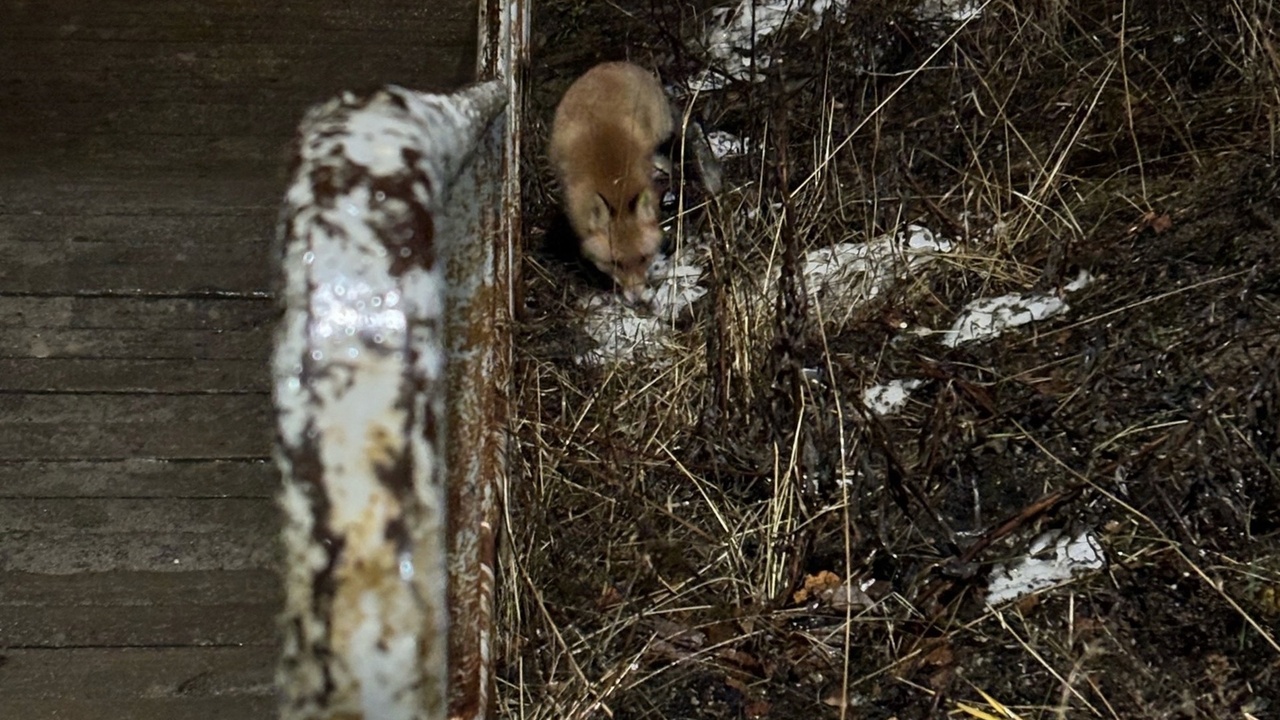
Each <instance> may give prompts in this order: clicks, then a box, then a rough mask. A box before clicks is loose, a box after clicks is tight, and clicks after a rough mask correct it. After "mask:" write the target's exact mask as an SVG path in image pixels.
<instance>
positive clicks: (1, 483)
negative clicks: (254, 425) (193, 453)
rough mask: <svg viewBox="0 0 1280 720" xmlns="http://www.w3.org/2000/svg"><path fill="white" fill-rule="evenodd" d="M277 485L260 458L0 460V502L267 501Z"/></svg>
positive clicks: (276, 476) (272, 471)
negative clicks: (195, 499)
mask: <svg viewBox="0 0 1280 720" xmlns="http://www.w3.org/2000/svg"><path fill="white" fill-rule="evenodd" d="M279 483H280V478H279V473H278V472H277V470H276V467H275V464H274V463H272V462H271V461H270V460H267V459H265V458H263V459H259V460H196V461H184V460H151V459H144V458H129V459H127V460H115V461H109V462H99V461H82V460H72V461H45V460H19V461H8V462H0V498H91V497H103V498H129V497H134V498H273V497H275V494H276V491H277V489H278V487H279Z"/></svg>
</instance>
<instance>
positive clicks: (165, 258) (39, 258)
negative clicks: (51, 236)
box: [0, 219, 272, 295]
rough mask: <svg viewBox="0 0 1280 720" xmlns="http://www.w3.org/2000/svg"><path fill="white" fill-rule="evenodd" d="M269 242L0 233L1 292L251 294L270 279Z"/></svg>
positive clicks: (140, 222) (264, 286) (266, 285)
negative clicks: (43, 238) (23, 238)
mask: <svg viewBox="0 0 1280 720" xmlns="http://www.w3.org/2000/svg"><path fill="white" fill-rule="evenodd" d="M134 222H135V224H138V225H141V224H144V223H145V221H144V220H141V219H137V220H135V221H134ZM193 224H194V223H193ZM264 234H266V231H265V230H264ZM268 248H269V244H268V242H267V240H266V239H265V238H264V239H263V240H262V241H261V242H256V243H251V244H239V245H237V244H232V243H229V242H220V243H204V244H196V243H190V242H181V243H179V242H174V243H171V244H168V245H147V244H143V243H136V244H135V243H101V242H88V241H78V242H21V243H14V242H4V241H2V240H0V288H3V289H4V292H7V293H40V294H64V295H74V294H78V293H83V292H85V291H94V292H104V291H109V292H113V293H136V294H164V293H174V294H176V293H197V292H219V293H239V294H244V295H252V294H254V293H262V292H265V291H266V290H267V289H268V288H269V287H270V285H271V266H272V263H271V262H270V260H269V255H268V252H269V250H268Z"/></svg>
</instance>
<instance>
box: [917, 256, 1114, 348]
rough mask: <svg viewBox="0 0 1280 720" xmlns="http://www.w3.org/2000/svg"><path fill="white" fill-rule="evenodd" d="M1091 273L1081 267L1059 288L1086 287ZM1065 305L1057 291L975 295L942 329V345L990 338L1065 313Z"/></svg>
mask: <svg viewBox="0 0 1280 720" xmlns="http://www.w3.org/2000/svg"><path fill="white" fill-rule="evenodd" d="M1092 282H1093V276H1091V275H1089V273H1087V272H1085V271H1083V270H1081V271H1080V275H1079V276H1077V277H1076V279H1075V280H1073V281H1072V282H1071V283H1069V284H1068V285H1067V286H1066V287H1064V288H1063V292H1064V293H1066V292H1074V291H1075V290H1079V289H1081V288H1085V287H1088V286H1089V284H1090V283H1092ZM1068 309H1070V308H1069V306H1068V305H1067V303H1066V301H1065V300H1063V299H1062V296H1061V295H1059V294H1048V293H1022V294H1013V295H1001V296H999V297H993V298H979V299H977V300H973V301H971V302H970V303H969V304H968V305H966V306H965V308H964V310H963V311H961V313H960V317H958V318H956V321H955V323H954V324H953V325H952V326H951V329H950V330H947V331H945V332H943V334H942V344H943V345H946V346H947V347H952V348H953V347H958V346H960V345H963V344H965V343H969V342H976V341H979V340H990V339H992V338H995V337H999V336H1000V335H1001V334H1002V333H1004V331H1005V330H1007V329H1008V328H1013V327H1018V326H1019V325H1026V324H1027V323H1030V322H1033V321H1035V320H1044V319H1046V318H1051V317H1053V316H1055V315H1060V314H1062V313H1064V312H1066V311H1067V310H1068Z"/></svg>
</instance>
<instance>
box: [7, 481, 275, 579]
mask: <svg viewBox="0 0 1280 720" xmlns="http://www.w3.org/2000/svg"><path fill="white" fill-rule="evenodd" d="M279 526H280V518H279V514H278V512H277V509H276V506H275V503H274V501H272V500H269V499H217V500H192V499H146V500H137V499H115V498H111V499H53V500H46V499H16V500H15V499H4V500H0V571H3V572H27V573H48V574H55V575H56V574H69V573H84V572H111V571H118V570H126V571H139V570H146V571H159V572H179V573H181V572H184V571H185V572H191V571H199V570H255V569H263V568H268V569H270V568H275V567H276V566H277V562H278V558H279V547H278V543H277V541H276V538H277V536H278V532H279Z"/></svg>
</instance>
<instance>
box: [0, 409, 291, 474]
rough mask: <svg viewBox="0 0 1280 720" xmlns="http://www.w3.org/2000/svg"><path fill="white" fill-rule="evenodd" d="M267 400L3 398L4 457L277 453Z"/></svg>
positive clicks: (0, 447)
mask: <svg viewBox="0 0 1280 720" xmlns="http://www.w3.org/2000/svg"><path fill="white" fill-rule="evenodd" d="M272 432H273V423H272V421H271V404H270V401H269V399H268V398H267V397H266V396H263V395H256V394H255V395H98V394H85V395H45V394H21V393H15V394H0V459H4V460H27V459H32V460H36V459H67V460H76V459H95V460H96V459H103V460H112V459H124V458H130V457H139V456H145V457H157V458H183V459H199V458H207V459H219V458H248V457H265V456H267V455H268V454H269V453H270V449H271V438H272Z"/></svg>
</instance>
